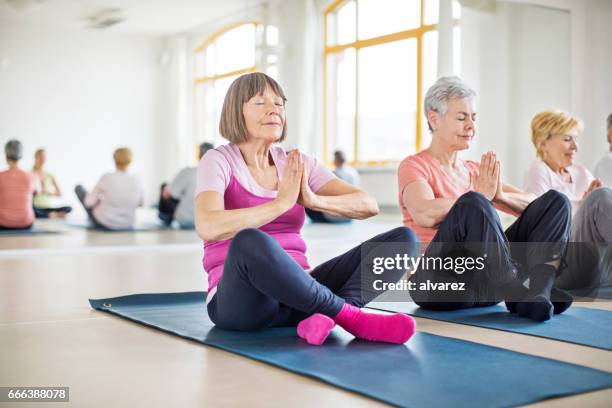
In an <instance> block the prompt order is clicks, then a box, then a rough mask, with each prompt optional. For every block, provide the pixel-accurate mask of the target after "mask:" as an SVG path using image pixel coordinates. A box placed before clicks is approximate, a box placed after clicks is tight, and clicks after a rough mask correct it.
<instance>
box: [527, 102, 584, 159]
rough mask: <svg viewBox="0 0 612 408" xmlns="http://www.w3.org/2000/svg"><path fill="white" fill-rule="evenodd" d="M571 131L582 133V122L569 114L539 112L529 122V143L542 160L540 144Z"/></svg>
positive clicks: (553, 111)
mask: <svg viewBox="0 0 612 408" xmlns="http://www.w3.org/2000/svg"><path fill="white" fill-rule="evenodd" d="M572 129H577V130H578V132H579V133H581V132H582V129H583V124H582V121H581V120H580V119H579V118H577V117H575V116H572V115H570V114H569V113H566V112H562V111H558V110H546V111H544V112H540V113H538V114H537V115H535V116H534V117H533V119H532V120H531V142H532V143H533V146H534V147H535V148H536V155H537V156H538V158H539V159H541V158H542V149H541V145H542V142H544V141H546V140H548V139H550V138H551V137H552V136H553V135H560V134H563V133H565V132H568V131H570V130H572Z"/></svg>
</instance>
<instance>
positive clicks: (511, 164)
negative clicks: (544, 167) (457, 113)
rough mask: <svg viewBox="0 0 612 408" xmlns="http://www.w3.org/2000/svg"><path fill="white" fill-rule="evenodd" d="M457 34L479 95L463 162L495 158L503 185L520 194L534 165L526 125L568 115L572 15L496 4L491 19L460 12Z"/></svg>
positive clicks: (483, 13) (467, 75)
mask: <svg viewBox="0 0 612 408" xmlns="http://www.w3.org/2000/svg"><path fill="white" fill-rule="evenodd" d="M542 22H546V23H545V24H543V23H542ZM462 29H463V33H462V34H463V35H462V47H461V49H462V50H463V55H462V72H463V76H464V78H465V79H466V80H467V81H468V83H469V84H470V85H471V86H473V87H474V88H475V90H476V92H477V93H478V95H479V96H478V108H477V111H478V118H477V126H478V131H477V135H476V138H475V143H474V145H473V146H472V148H471V149H470V151H468V152H466V154H465V157H469V158H472V159H477V158H478V157H480V154H482V152H484V151H487V150H494V151H496V152H497V154H498V157H500V161H501V163H502V173H503V174H502V176H503V177H504V179H505V180H507V181H509V182H510V183H513V184H515V185H519V186H520V185H522V184H523V174H524V172H525V171H526V169H527V167H528V166H529V163H530V162H531V161H532V160H533V159H534V158H535V153H534V149H533V146H532V144H531V142H530V130H529V129H530V128H529V124H530V122H531V118H532V117H533V116H534V115H535V114H536V113H537V112H539V111H542V110H544V109H548V108H559V109H563V110H570V65H571V61H570V14H569V12H568V11H562V10H556V9H550V8H543V7H539V6H527V5H522V4H508V3H498V4H497V7H496V9H495V12H489V11H479V10H473V9H470V8H464V9H463V13H462Z"/></svg>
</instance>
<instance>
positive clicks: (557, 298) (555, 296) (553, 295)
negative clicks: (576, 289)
mask: <svg viewBox="0 0 612 408" xmlns="http://www.w3.org/2000/svg"><path fill="white" fill-rule="evenodd" d="M550 301H551V302H552V304H553V307H554V311H555V314H561V313H563V312H565V311H566V310H567V309H569V307H570V306H571V305H572V302H573V301H574V298H573V297H572V295H570V294H569V293H567V292H566V291H564V290H563V289H559V288H557V287H554V286H553V288H552V289H551V291H550Z"/></svg>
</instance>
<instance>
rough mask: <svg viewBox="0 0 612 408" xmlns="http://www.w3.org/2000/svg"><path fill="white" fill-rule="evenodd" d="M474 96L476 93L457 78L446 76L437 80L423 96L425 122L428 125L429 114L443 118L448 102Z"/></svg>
mask: <svg viewBox="0 0 612 408" xmlns="http://www.w3.org/2000/svg"><path fill="white" fill-rule="evenodd" d="M475 96H476V92H474V90H473V89H472V88H470V87H469V86H468V84H466V83H465V82H464V81H463V80H462V79H461V78H459V77H458V76H446V77H441V78H439V79H438V80H437V81H436V83H435V84H433V85H432V86H431V87H430V88H429V89H428V90H427V93H426V94H425V101H424V105H425V106H424V107H425V120H427V126H428V127H429V130H430V131H431V130H432V129H431V125H430V124H429V116H428V114H429V112H437V113H438V114H440V115H442V116H444V115H445V114H446V111H447V110H448V101H449V100H451V99H461V98H469V99H470V100H471V99H472V98H473V97H475Z"/></svg>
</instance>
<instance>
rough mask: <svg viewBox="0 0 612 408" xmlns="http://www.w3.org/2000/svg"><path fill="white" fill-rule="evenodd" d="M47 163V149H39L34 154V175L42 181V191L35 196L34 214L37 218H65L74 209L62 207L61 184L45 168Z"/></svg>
mask: <svg viewBox="0 0 612 408" xmlns="http://www.w3.org/2000/svg"><path fill="white" fill-rule="evenodd" d="M46 161H47V152H45V149H38V150H36V153H34V167H33V168H32V173H33V174H35V175H36V176H37V177H38V179H39V180H40V187H41V191H40V192H38V193H36V195H34V213H35V214H36V218H57V217H59V218H64V217H65V216H66V214H68V213H69V212H70V211H72V207H70V206H66V205H61V203H60V202H58V201H59V199H60V197H61V196H62V191H61V190H60V187H59V184H58V183H57V180H56V179H55V176H53V174H51V173H49V172H47V171H46V170H45V168H44V166H45V163H46Z"/></svg>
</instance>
